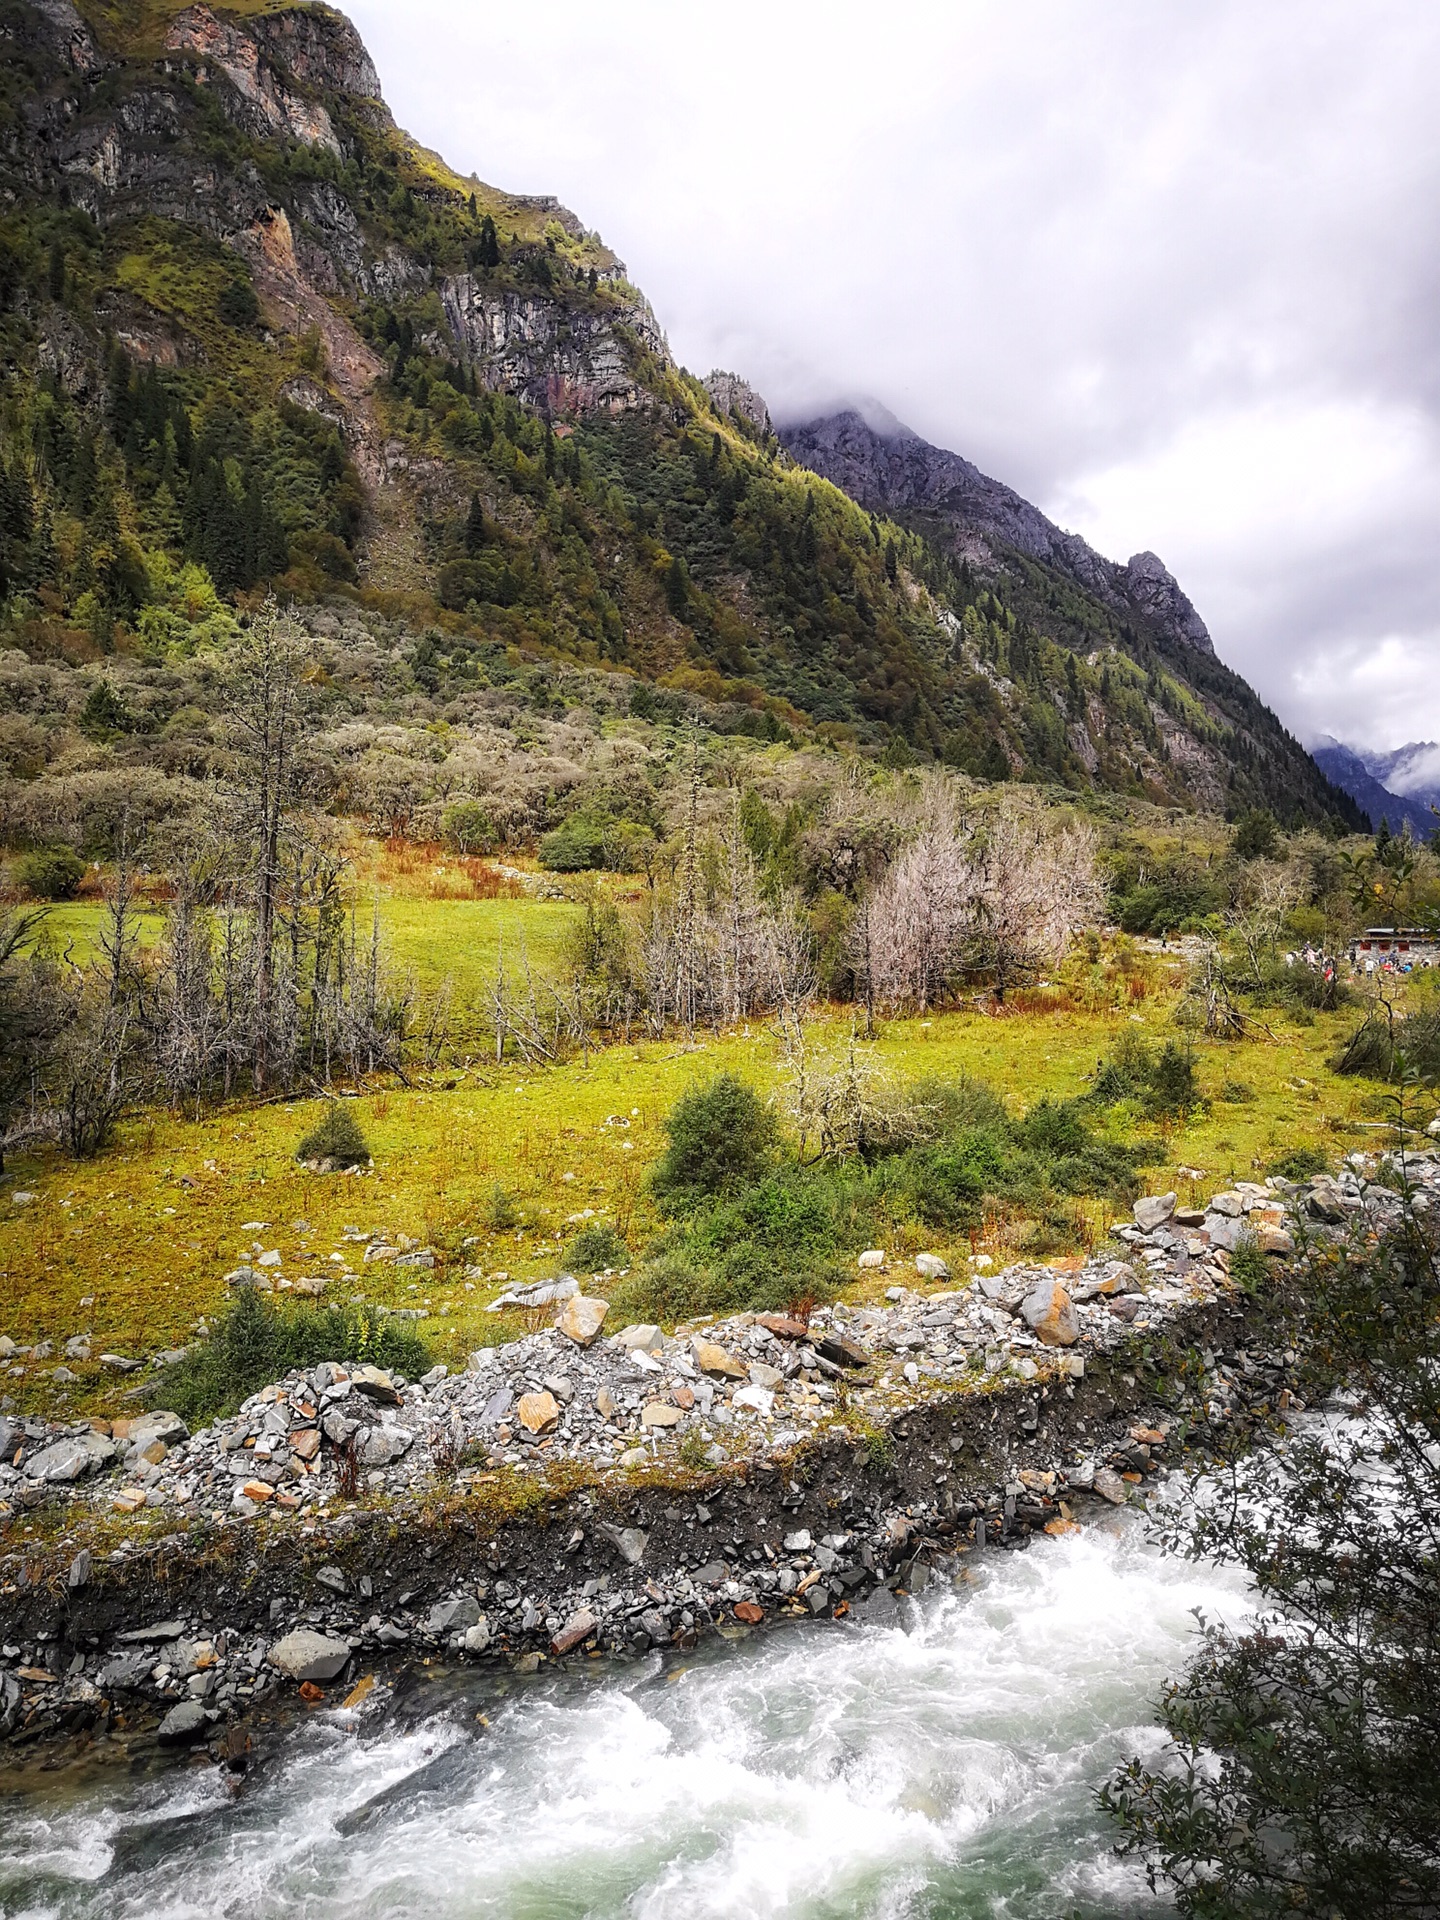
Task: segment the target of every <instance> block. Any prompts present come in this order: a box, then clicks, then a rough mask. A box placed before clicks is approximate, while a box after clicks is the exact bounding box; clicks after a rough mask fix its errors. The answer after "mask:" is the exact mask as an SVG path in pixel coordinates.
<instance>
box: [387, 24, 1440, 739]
mask: <svg viewBox="0 0 1440 1920" xmlns="http://www.w3.org/2000/svg"><path fill="white" fill-rule="evenodd" d="M351 11H352V13H353V15H354V18H355V20H356V22H357V24H358V25H359V27H360V29H361V31H362V33H363V34H364V35H365V37H366V39H367V41H368V42H369V44H370V46H371V49H372V51H373V52H374V54H375V56H376V58H377V61H378V63H379V66H380V70H381V74H382V77H383V79H384V81H385V86H386V92H387V97H388V98H389V99H390V102H391V104H392V106H393V107H394V109H395V111H396V114H397V117H398V118H399V119H400V120H401V122H402V123H403V124H405V125H406V126H408V127H409V128H410V130H411V131H412V132H414V133H415V134H417V135H418V136H419V137H420V138H422V139H423V140H425V141H426V142H427V143H428V144H430V145H432V146H435V147H438V148H439V149H440V150H441V151H443V152H444V153H445V154H446V156H447V158H449V159H450V160H451V161H452V163H454V164H456V165H458V166H459V167H460V168H461V169H462V170H467V171H468V170H470V169H472V168H473V169H474V170H475V171H477V172H478V173H479V174H480V176H481V177H482V178H484V179H488V180H491V181H493V182H495V183H496V184H498V185H502V186H505V187H508V188H510V189H512V190H515V191H523V192H554V193H556V194H558V195H559V196H560V198H561V199H562V200H564V201H565V202H566V203H567V204H569V205H571V206H572V207H573V208H574V209H575V211H576V212H577V213H579V215H580V216H581V218H582V219H584V220H585V221H586V222H587V224H589V225H591V226H594V227H598V228H599V229H600V230H601V231H602V232H603V234H604V236H605V238H606V239H607V241H609V242H610V243H611V244H612V245H613V246H614V247H615V248H616V249H617V250H618V251H619V252H620V253H621V255H622V256H623V257H624V258H625V259H626V260H627V261H628V263H629V265H630V268H631V271H632V273H633V274H634V276H635V277H636V279H637V280H638V281H639V282H640V284H641V285H642V286H644V287H645V289H646V291H647V292H648V293H649V294H650V296H651V298H652V300H653V301H654V302H655V305H656V308H657V310H658V312H659V314H660V317H661V320H662V322H663V323H664V324H665V326H666V327H667V329H668V331H669V334H670V338H671V341H672V344H673V346H674V347H675V349H676V351H677V353H678V354H679V355H680V357H681V358H682V359H683V360H684V361H685V362H686V363H687V364H688V365H691V366H692V367H694V368H695V369H696V370H697V371H702V372H703V371H704V370H706V369H707V368H708V367H710V366H711V365H714V364H717V363H718V364H723V365H729V366H733V367H735V368H736V370H737V371H739V372H741V373H743V374H746V375H747V376H748V377H750V378H751V379H753V380H755V382H756V384H757V385H759V386H760V387H761V389H762V391H764V392H766V394H767V397H768V398H769V399H770V401H771V403H772V405H773V406H776V407H777V408H779V409H781V410H782V411H790V412H792V413H793V412H797V411H802V410H809V409H812V408H818V407H820V406H824V405H828V404H831V403H833V402H834V401H835V400H836V399H837V398H840V397H846V396H850V395H854V394H857V393H873V394H875V395H876V396H878V398H879V399H880V400H882V401H883V402H884V403H885V404H886V405H888V406H889V407H890V408H892V409H893V411H894V412H895V413H897V414H898V415H899V416H900V417H901V418H903V419H905V420H907V421H908V422H909V423H910V424H911V425H912V426H914V427H915V428H916V429H917V430H918V431H920V432H922V433H924V434H926V435H927V436H928V437H929V438H931V439H933V440H935V441H937V442H938V443H939V444H941V445H945V446H950V447H954V448H955V449H957V450H958V451H959V452H961V453H964V454H966V455H967V456H969V457H970V458H971V459H974V460H976V461H977V462H978V463H979V464H980V465H981V466H983V467H985V468H986V469H987V470H988V471H990V472H993V473H995V474H997V475H998V476H999V477H1001V478H1003V479H1006V480H1008V481H1010V482H1011V483H1012V484H1013V485H1015V486H1018V487H1019V488H1020V489H1021V490H1022V491H1024V492H1026V493H1028V494H1029V495H1030V497H1031V498H1034V499H1037V500H1038V501H1040V502H1041V503H1042V504H1043V503H1045V502H1060V503H1062V504H1063V505H1064V514H1065V517H1066V518H1067V519H1069V520H1070V521H1072V522H1073V523H1074V524H1075V525H1076V526H1077V528H1078V530H1079V531H1081V532H1084V533H1086V534H1087V536H1089V537H1092V538H1094V539H1095V541H1096V544H1098V545H1100V546H1101V547H1102V548H1104V547H1106V546H1107V545H1108V546H1110V547H1111V548H1113V549H1114V550H1115V551H1116V552H1121V551H1122V550H1124V551H1129V550H1132V549H1134V548H1138V547H1149V548H1153V549H1154V550H1155V551H1157V552H1159V553H1161V554H1162V555H1163V556H1164V557H1165V559H1166V560H1167V561H1168V562H1169V564H1170V565H1171V566H1172V567H1173V568H1174V570H1175V571H1176V573H1177V574H1178V575H1179V576H1180V578H1181V580H1182V582H1183V583H1184V584H1185V586H1186V587H1187V589H1188V590H1189V591H1190V592H1191V594H1192V597H1193V598H1194V599H1195V600H1196V602H1197V604H1198V605H1199V607H1200V609H1201V612H1202V614H1203V615H1204V616H1205V618H1206V621H1207V623H1208V624H1209V626H1210V628H1211V631H1212V633H1213V634H1214V635H1215V638H1216V642H1217V645H1218V647H1219V648H1220V651H1221V652H1222V654H1223V655H1224V656H1225V657H1226V658H1227V659H1229V660H1230V661H1231V662H1232V664H1234V665H1235V666H1237V667H1238V668H1239V669H1240V670H1241V671H1242V672H1244V673H1246V674H1247V675H1249V676H1250V677H1251V678H1253V679H1254V680H1255V681H1256V683H1257V684H1258V685H1259V686H1260V687H1261V688H1262V689H1263V690H1264V691H1265V693H1266V694H1267V696H1268V697H1270V698H1271V699H1272V700H1273V701H1274V703H1275V704H1276V705H1277V706H1278V707H1279V709H1280V711H1281V713H1282V714H1283V715H1284V717H1285V718H1286V719H1287V720H1289V721H1290V722H1291V724H1292V725H1294V726H1295V727H1296V728H1297V730H1302V731H1303V730H1309V729H1313V728H1315V727H1319V726H1328V725H1331V724H1332V723H1333V724H1335V730H1336V731H1338V732H1342V733H1343V732H1345V731H1346V730H1347V728H1348V730H1349V731H1350V732H1351V733H1352V734H1356V735H1358V734H1364V735H1365V736H1366V737H1368V738H1371V739H1374V738H1377V737H1379V736H1380V735H1381V734H1384V733H1385V732H1386V730H1387V729H1389V728H1390V727H1391V725H1392V722H1393V721H1394V720H1395V717H1396V716H1397V715H1399V716H1401V718H1402V721H1403V716H1404V714H1405V713H1406V712H1407V711H1410V710H1416V711H1418V710H1420V709H1421V708H1424V707H1425V706H1426V703H1429V710H1430V711H1433V710H1434V699H1435V696H1434V693H1433V684H1434V682H1435V681H1436V679H1437V678H1440V675H1437V673H1436V671H1435V669H1436V666H1437V664H1440V663H1437V658H1436V653H1435V640H1434V637H1433V628H1434V609H1435V608H1436V606H1437V605H1440V552H1437V551H1436V543H1435V542H1434V540H1433V525H1434V520H1433V511H1434V504H1435V501H1436V499H1437V497H1440V493H1437V484H1440V483H1437V475H1440V457H1437V451H1436V435H1435V430H1434V425H1435V416H1436V411H1437V408H1440V329H1437V328H1436V326H1435V322H1434V314H1435V312H1436V310H1437V304H1440V299H1437V296H1440V285H1437V282H1440V267H1437V259H1440V253H1437V248H1436V245H1435V213H1434V209H1435V207H1436V206H1437V205H1440V116H1437V115H1436V113H1435V111H1434V104H1433V97H1432V96H1433V75H1434V73H1435V72H1436V70H1437V68H1440V9H1436V8H1434V7H1433V6H1431V5H1429V4H1427V0H1371V3H1370V4H1368V5H1367V6H1366V7H1364V8H1363V9H1357V8H1355V7H1353V6H1352V5H1350V4H1348V0H1269V3H1268V4H1267V5H1266V6H1264V7H1256V6H1255V5H1254V4H1253V0H1197V4H1194V5H1191V6H1187V7H1178V6H1177V7H1156V6H1155V5H1154V4H1153V0H1106V4H1105V5H1104V6H1103V7H1077V6H1075V5H1074V4H1073V0H1030V4H1027V5H1026V6H1024V7H997V6H995V5H994V4H993V0H895V3H894V4H892V5H891V6H890V7H889V8H887V9H885V10H883V11H882V12H880V13H877V12H876V11H875V9H874V8H873V7H870V6H861V5H859V4H858V3H857V0H831V3H830V4H824V5H822V4H820V0H788V4H780V5H776V4H774V0H766V4H762V3H761V0H732V4H731V5H730V6H729V7H728V8H727V9H726V10H725V11H724V12H723V13H717V12H716V11H715V10H714V9H711V8H677V7H673V6H665V5H661V4H659V0H608V3H607V5H605V6H604V7H596V6H594V5H593V4H591V3H590V0H586V4H581V0H530V4H529V5H528V6H527V7H525V8H523V9H509V10H507V11H506V12H505V13H503V15H502V14H500V13H497V12H496V11H495V10H494V9H491V8H482V7H476V6H475V5H474V4H473V0H407V4H406V5H405V6H404V7H403V8H400V7H396V6H395V5H394V4H393V0H351ZM1387 643H1388V644H1390V645H1391V646H1392V647H1394V648H1398V650H1399V651H1398V653H1395V654H1394V655H1393V669H1392V670H1393V673H1394V674H1395V675H1397V676H1398V679H1397V680H1396V682H1395V686H1396V688H1398V689H1400V691H1398V692H1397V693H1395V694H1394V695H1393V696H1392V695H1391V694H1389V693H1386V692H1385V691H1384V689H1383V688H1382V687H1381V686H1378V685H1373V684H1372V679H1371V678H1370V677H1367V672H1366V671H1364V670H1363V669H1365V667H1366V663H1367V661H1368V660H1369V658H1370V656H1371V655H1372V654H1373V653H1374V652H1375V651H1376V650H1377V649H1383V648H1384V647H1385V646H1386V645H1387ZM1347 649H1350V650H1351V651H1348V652H1347ZM1386 658H1387V659H1392V655H1391V654H1387V655H1386ZM1347 661H1353V662H1354V663H1358V664H1353V665H1352V666H1347V665H1346V664H1345V663H1346V662H1347ZM1407 675H1409V676H1410V677H1409V679H1408V680H1407V679H1406V676H1407ZM1347 676H1348V677H1347ZM1326 689H1329V691H1326ZM1332 700H1334V701H1338V702H1339V703H1340V704H1339V706H1338V707H1337V708H1335V709H1334V710H1333V711H1332V708H1331V706H1330V704H1329V703H1330V702H1331V701H1332ZM1361 701H1368V702H1370V704H1369V705H1367V706H1364V707H1361V706H1359V705H1358V704H1356V703H1358V702H1361ZM1412 701H1413V703H1416V704H1415V706H1414V707H1413V709H1412V707H1411V706H1410V704H1409V702H1412ZM1322 715H1324V716H1328V717H1322ZM1429 724H1431V725H1432V726H1435V725H1436V724H1437V723H1436V722H1434V721H1432V722H1430V723H1429ZM1411 731H1413V730H1411ZM1401 733H1402V734H1406V733H1407V729H1406V728H1405V726H1404V725H1403V724H1402V725H1401Z"/></svg>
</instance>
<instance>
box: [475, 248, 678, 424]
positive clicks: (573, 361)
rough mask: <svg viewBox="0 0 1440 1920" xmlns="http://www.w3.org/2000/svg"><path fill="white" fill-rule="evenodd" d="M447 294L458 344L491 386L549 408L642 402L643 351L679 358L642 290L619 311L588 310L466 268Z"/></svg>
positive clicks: (608, 407) (582, 409) (613, 407)
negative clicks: (638, 359)
mask: <svg viewBox="0 0 1440 1920" xmlns="http://www.w3.org/2000/svg"><path fill="white" fill-rule="evenodd" d="M440 298H441V302H442V304H443V305H444V309H445V319H446V322H447V324H448V326H449V329H450V333H451V335H452V337H453V339H454V341H455V343H456V345H457V346H458V347H459V348H460V350H461V352H462V353H463V354H465V356H466V357H467V358H468V359H470V360H471V361H472V362H473V363H474V366H475V369H476V372H477V373H478V374H479V375H480V377H481V379H482V380H484V382H485V383H486V385H487V386H489V387H491V388H493V389H495V390H496V391H498V392H501V393H510V394H513V395H514V396H515V397H516V398H517V399H521V400H526V401H528V402H529V403H530V404H531V405H532V406H536V407H539V408H540V409H541V411H542V412H545V413H549V414H563V413H582V414H583V413H595V412H600V411H606V412H610V413H624V412H627V411H630V410H631V409H633V408H636V407H640V406H643V405H644V404H646V401H647V395H646V391H645V389H644V387H642V385H641V384H640V381H639V379H638V378H637V375H636V372H635V365H634V362H635V353H636V349H637V348H639V349H643V350H644V351H646V352H648V353H650V354H652V355H653V356H654V357H655V358H656V359H657V360H658V361H659V362H660V363H661V365H662V366H669V365H671V364H672V363H671V359H670V348H669V345H668V343H667V342H666V339H665V336H664V334H663V333H662V332H661V331H660V323H659V322H658V321H657V320H656V318H655V315H654V313H653V311H652V310H651V307H650V303H649V301H648V300H646V299H644V298H643V297H642V296H640V295H638V294H637V295H635V296H633V297H632V298H631V299H630V300H629V301H627V302H626V304H625V305H624V306H623V307H621V308H620V309H619V310H618V311H605V310H600V311H597V312H593V313H587V312H585V311H584V310H583V309H582V310H577V309H575V308H573V307H561V306H560V305H559V304H558V303H557V302H555V301H553V300H549V299H546V298H545V297H544V296H543V295H540V294H522V293H515V292H510V291H506V290H502V289H499V288H496V287H492V286H490V285H489V284H488V283H487V282H486V281H485V280H484V279H482V278H480V277H478V276H477V275H475V274H470V273H461V274H455V275H453V276H452V277H451V278H450V279H448V280H445V281H443V282H442V283H441V286H440ZM627 334H628V335H629V336H631V338H627V337H626V336H627Z"/></svg>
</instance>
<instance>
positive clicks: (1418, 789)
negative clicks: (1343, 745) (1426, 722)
mask: <svg viewBox="0 0 1440 1920" xmlns="http://www.w3.org/2000/svg"><path fill="white" fill-rule="evenodd" d="M1354 752H1355V754H1356V755H1357V757H1358V758H1359V759H1360V760H1362V761H1363V762H1364V764H1365V765H1366V767H1367V768H1368V769H1369V770H1370V772H1371V773H1373V774H1374V776H1375V778H1376V779H1377V780H1383V781H1384V783H1385V785H1386V786H1387V787H1389V788H1390V789H1391V790H1392V792H1395V793H1398V794H1403V795H1404V796H1405V797H1406V798H1407V799H1410V800H1419V801H1423V802H1425V803H1426V804H1429V805H1436V806H1440V742H1436V741H1434V740H1411V741H1410V742H1408V744H1407V745H1405V746H1403V747H1394V748H1392V749H1391V750H1390V751H1389V752H1388V753H1375V752H1373V751H1371V750H1369V749H1367V748H1365V747H1356V748H1355V749H1354Z"/></svg>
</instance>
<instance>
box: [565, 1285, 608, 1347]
mask: <svg viewBox="0 0 1440 1920" xmlns="http://www.w3.org/2000/svg"><path fill="white" fill-rule="evenodd" d="M609 1311H610V1303H609V1302H608V1301H607V1300H589V1299H587V1298H586V1297H585V1295H584V1294H583V1293H577V1294H573V1295H572V1296H571V1298H570V1299H568V1300H567V1301H566V1302H565V1304H564V1306H563V1307H562V1308H561V1309H560V1312H559V1315H558V1316H557V1318H556V1321H555V1324H556V1326H557V1327H558V1328H559V1329H560V1331H561V1333H563V1334H564V1335H565V1337H566V1339H568V1340H573V1341H574V1342H575V1344H576V1346H577V1347H588V1346H590V1345H591V1344H592V1343H593V1342H594V1340H595V1339H596V1338H597V1336H598V1335H599V1332H600V1329H601V1327H603V1326H604V1324H605V1316H606V1314H607V1313H609Z"/></svg>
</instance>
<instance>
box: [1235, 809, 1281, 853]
mask: <svg viewBox="0 0 1440 1920" xmlns="http://www.w3.org/2000/svg"><path fill="white" fill-rule="evenodd" d="M1279 837H1280V823H1279V821H1278V820H1277V819H1276V818H1275V816H1274V814H1273V813H1270V812H1268V811H1267V809H1266V808H1264V807H1252V808H1251V809H1250V811H1249V812H1248V813H1242V814H1241V816H1240V818H1239V819H1238V820H1237V821H1236V822H1235V829H1234V832H1233V833H1232V834H1231V836H1230V846H1231V850H1232V851H1233V852H1234V854H1235V856H1236V858H1237V859H1240V860H1268V859H1269V858H1270V856H1271V854H1272V853H1274V851H1275V846H1276V842H1277V841H1278V839H1279Z"/></svg>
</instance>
